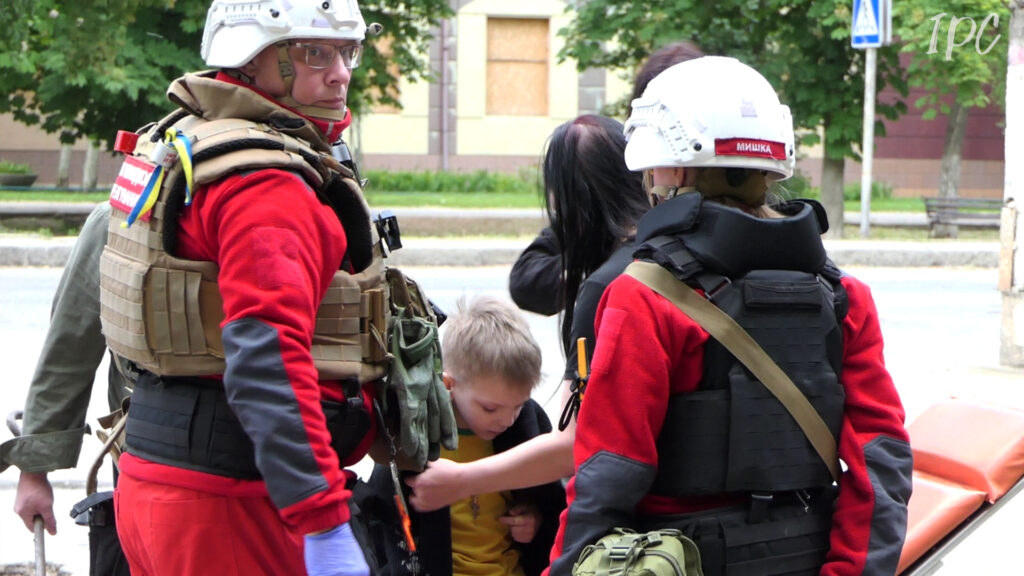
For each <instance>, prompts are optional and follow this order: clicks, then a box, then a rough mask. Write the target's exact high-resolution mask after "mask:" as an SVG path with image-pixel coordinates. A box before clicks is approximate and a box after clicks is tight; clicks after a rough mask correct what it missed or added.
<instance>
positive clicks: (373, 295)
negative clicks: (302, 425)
mask: <svg viewBox="0 0 1024 576" xmlns="http://www.w3.org/2000/svg"><path fill="white" fill-rule="evenodd" d="M173 90H174V87H173V86H172V91H173ZM239 92H247V91H239ZM188 96H189V95H188V94H184V95H181V98H187V97H188ZM173 99H175V98H173V95H172V100H173ZM164 124H165V123H163V122H161V123H160V124H158V125H157V126H156V127H154V128H152V129H150V130H149V131H148V132H146V133H145V134H143V135H141V137H140V138H139V140H138V144H137V145H136V147H135V150H134V154H133V155H134V156H135V157H141V158H148V157H149V154H150V151H151V149H152V148H153V147H154V146H156V145H157V144H156V143H155V142H154V140H155V141H156V142H159V141H160V140H161V139H162V136H163V134H156V132H155V131H156V130H158V129H161V128H162V127H163V125H164ZM173 128H174V129H175V130H181V131H182V132H183V133H184V135H185V136H187V137H188V138H189V140H190V141H191V143H192V155H193V158H194V159H200V158H205V157H208V156H212V157H209V158H208V159H206V160H201V161H200V160H197V161H196V162H195V164H194V168H193V170H194V186H193V190H196V189H200V187H201V186H202V185H204V184H207V183H210V182H213V181H216V180H217V179H219V178H221V177H223V176H226V175H227V174H229V173H232V172H238V171H247V170H258V169H262V168H271V167H273V168H281V169H285V170H292V171H295V172H297V173H299V174H301V175H302V176H303V177H304V178H305V180H306V181H307V182H308V183H309V184H310V185H311V186H312V187H313V188H315V189H317V190H319V189H321V188H322V187H323V186H324V185H325V182H329V181H330V180H331V178H332V177H333V176H335V175H340V178H339V179H336V180H334V182H335V184H334V185H335V186H338V185H344V186H346V187H347V188H348V189H349V190H350V191H351V193H352V194H354V195H355V197H356V198H358V201H359V203H360V204H361V205H362V206H363V208H364V210H365V213H366V218H367V220H369V209H368V208H367V207H366V203H365V200H364V199H363V195H362V190H361V188H360V186H359V183H358V182H356V180H355V178H354V175H353V173H352V171H351V170H349V169H348V168H347V167H345V166H344V165H341V164H340V163H339V162H337V161H336V160H335V159H334V158H333V157H331V156H330V155H329V154H326V153H324V152H318V151H316V150H314V149H313V148H312V147H310V146H309V145H308V144H307V143H306V142H305V141H303V140H300V139H298V138H294V137H292V136H289V135H287V134H284V133H282V132H280V131H278V130H275V129H273V128H271V127H269V126H267V125H263V124H258V123H255V122H250V121H246V120H238V119H215V120H204V119H202V118H199V117H198V116H194V115H189V116H185V117H184V118H183V119H181V120H178V121H177V122H174V124H173ZM238 140H245V141H246V142H247V143H250V144H252V145H251V146H245V147H244V148H243V149H237V150H234V151H230V152H227V153H224V154H220V155H217V153H216V150H217V147H218V146H222V145H224V144H225V143H232V142H235V143H237V142H236V141H238ZM236 148H237V146H236ZM311 159H312V160H311ZM317 159H319V162H317V161H316V160H317ZM317 164H319V165H317ZM181 178H184V174H183V169H182V165H181V163H180V162H175V163H174V164H173V165H172V166H171V167H170V168H169V169H168V172H167V174H166V175H165V178H164V181H163V185H162V186H161V189H160V191H159V195H158V198H157V201H156V204H155V206H154V207H153V209H152V212H151V215H150V217H149V219H148V220H143V219H141V218H140V219H138V220H136V221H135V222H134V223H133V224H132V225H131V226H130V227H127V228H126V227H122V223H123V222H125V220H126V217H127V213H125V212H124V211H122V210H117V209H113V210H111V217H110V228H109V232H108V241H107V246H106V248H105V249H104V251H103V255H102V258H101V261H100V289H101V292H100V294H101V297H100V301H101V305H102V308H101V321H102V325H103V333H104V336H105V337H106V340H107V346H108V347H109V348H110V349H111V350H113V351H114V352H115V353H117V354H119V355H121V356H124V357H125V358H127V359H129V360H132V361H133V362H135V363H136V364H138V365H139V366H141V367H143V368H145V369H146V370H149V371H151V372H153V373H155V374H159V375H163V376H201V375H214V374H223V373H224V348H223V344H222V342H221V329H220V324H221V322H222V321H223V319H224V312H223V306H222V301H221V297H220V292H219V290H218V286H217V273H218V270H217V265H216V264H214V263H213V262H201V261H192V260H184V259H181V258H176V257H174V256H172V255H171V254H168V253H167V252H166V251H165V250H164V243H163V242H164V241H163V232H164V230H163V228H164V223H165V221H166V219H165V214H167V211H168V210H170V209H172V208H171V207H170V206H169V205H168V201H169V195H170V191H171V190H173V189H174V187H175V185H176V182H177V181H178V180H179V179H181ZM199 193H202V192H201V191H200V192H199ZM177 201H178V202H180V199H178V200H177ZM184 209H185V210H187V209H188V208H187V207H186V208H184ZM369 228H370V230H371V240H372V242H373V246H372V251H373V258H372V262H371V263H370V265H369V266H368V267H367V268H366V269H364V270H362V271H360V272H359V273H357V274H349V273H346V272H342V271H339V272H337V273H336V274H335V275H334V278H333V280H332V281H331V285H330V288H329V289H328V291H327V294H326V295H325V296H324V299H323V302H321V304H320V308H319V310H318V311H317V318H316V328H315V332H314V335H313V348H312V353H313V359H314V361H315V363H316V367H317V370H318V371H319V373H320V378H322V379H358V380H359V381H360V382H368V381H370V380H374V379H377V378H380V377H382V376H384V375H385V373H386V371H387V367H388V364H387V362H388V352H387V349H386V337H387V329H388V326H389V325H390V309H389V303H388V298H389V295H388V287H387V284H386V282H385V278H384V276H385V268H384V262H383V258H382V254H381V247H380V243H379V241H378V238H377V234H376V230H375V227H374V226H373V225H372V224H370V225H369ZM350 242H351V239H350ZM364 248H365V247H364ZM349 250H352V247H351V246H350V247H349Z"/></svg>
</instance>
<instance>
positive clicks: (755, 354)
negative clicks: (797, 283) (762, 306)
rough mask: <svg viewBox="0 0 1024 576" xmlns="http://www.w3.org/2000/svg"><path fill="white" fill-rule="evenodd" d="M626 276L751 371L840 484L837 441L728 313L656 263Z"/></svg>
mask: <svg viewBox="0 0 1024 576" xmlns="http://www.w3.org/2000/svg"><path fill="white" fill-rule="evenodd" d="M625 273H626V274H629V275H630V276H632V277H633V278H636V279H637V280H638V281H640V282H641V283H643V284H644V285H645V286H647V287H648V288H650V289H651V290H654V291H655V292H657V293H658V294H661V295H662V296H664V297H665V298H667V299H668V300H669V301H670V302H672V303H673V304H675V305H676V307H678V308H679V309H680V310H682V311H683V312H685V313H686V315H687V316H689V317H690V318H692V319H693V320H694V321H695V322H697V323H698V324H700V325H701V327H702V328H704V329H705V330H707V331H708V333H709V334H711V336H712V337H713V338H714V339H715V340H718V341H719V342H721V343H722V345H724V346H725V347H726V348H727V349H728V350H729V352H731V353H732V355H733V356H735V357H736V358H737V359H738V360H739V361H740V362H742V363H743V365H744V366H746V367H747V368H748V369H749V370H750V371H751V372H753V374H754V376H756V377H757V379H758V380H760V381H761V383H762V384H764V386H765V388H767V389H768V390H769V391H770V392H771V393H772V394H774V395H775V397H776V398H778V399H779V401H780V402H782V405H783V406H785V407H786V410H788V411H789V413H790V415H791V416H793V419H794V420H796V422H797V424H799V425H800V428H801V429H802V430H803V431H804V434H806V435H807V439H808V440H810V442H811V445H812V446H813V447H814V450H815V451H816V452H817V453H818V455H819V456H821V459H822V461H823V462H824V463H825V466H827V467H828V470H829V472H830V473H831V474H832V479H833V480H835V481H836V482H838V481H839V476H840V468H839V458H838V456H837V453H836V439H835V438H834V437H833V436H832V432H831V431H829V429H828V426H827V425H826V424H825V421H824V420H822V419H821V415H820V414H818V411H817V410H815V409H814V407H813V406H811V403H810V401H808V400H807V397H806V396H804V395H803V393H802V392H800V389H799V388H797V387H796V384H793V381H792V380H790V378H789V376H787V375H786V373H785V372H783V371H782V369H781V368H779V366H778V364H776V363H775V362H774V361H772V359H771V357H769V356H768V354H767V353H766V352H765V351H764V349H763V348H761V346H760V345H758V343H757V342H756V341H755V340H754V339H753V338H752V337H751V336H750V334H748V333H747V332H746V331H745V330H744V329H743V328H742V327H740V325H739V324H737V323H736V321H735V320H733V319H732V318H731V317H730V316H729V315H728V314H726V313H725V312H723V311H722V310H721V309H720V308H718V307H717V306H715V305H714V304H712V303H711V302H709V301H708V300H707V299H705V298H702V297H701V296H700V295H699V294H697V292H695V291H694V290H693V289H692V288H690V287H689V286H687V285H686V284H684V283H682V282H680V281H679V280H677V279H676V278H675V276H673V275H672V273H671V272H669V271H668V270H665V269H664V268H662V267H661V266H659V265H658V264H654V263H652V262H633V263H632V264H630V265H629V266H628V267H626V271H625Z"/></svg>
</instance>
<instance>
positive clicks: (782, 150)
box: [715, 138, 786, 160]
mask: <svg viewBox="0 0 1024 576" xmlns="http://www.w3.org/2000/svg"><path fill="white" fill-rule="evenodd" d="M715 155H716V156H752V157H754V158H771V159H773V160H785V159H786V145H785V144H783V143H782V142H771V141H769V140H753V139H751V138H728V139H724V140H715Z"/></svg>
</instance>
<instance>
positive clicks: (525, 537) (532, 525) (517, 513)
mask: <svg viewBox="0 0 1024 576" xmlns="http://www.w3.org/2000/svg"><path fill="white" fill-rule="evenodd" d="M543 520H544V518H543V517H542V516H541V515H540V510H538V509H537V508H536V507H534V506H524V505H517V506H513V507H511V508H509V510H508V514H507V515H505V516H502V517H501V518H499V519H498V521H499V522H501V523H502V524H504V525H506V526H508V531H509V534H510V535H511V536H512V539H513V540H515V541H516V542H519V543H520V544H528V543H530V542H533V538H534V536H536V535H537V531H538V530H540V525H541V522H543Z"/></svg>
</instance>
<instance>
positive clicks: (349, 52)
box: [290, 42, 363, 70]
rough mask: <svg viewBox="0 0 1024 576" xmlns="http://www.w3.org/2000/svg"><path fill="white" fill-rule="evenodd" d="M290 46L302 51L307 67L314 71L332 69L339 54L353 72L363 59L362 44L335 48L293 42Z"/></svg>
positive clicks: (331, 45) (327, 45)
mask: <svg viewBox="0 0 1024 576" xmlns="http://www.w3.org/2000/svg"><path fill="white" fill-rule="evenodd" d="M290 45H291V46H293V47H295V48H298V49H299V50H301V52H302V55H303V61H304V62H305V63H306V66H309V67H310V68H313V69H314V70H324V69H325V68H330V67H331V64H332V63H333V62H334V57H335V56H337V55H339V54H340V55H341V62H342V63H343V64H344V65H345V68H348V69H349V70H352V69H353V68H358V67H359V62H360V60H361V59H362V57H363V46H362V45H361V44H345V45H343V46H335V45H333V44H314V43H309V42H291V43H290Z"/></svg>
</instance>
